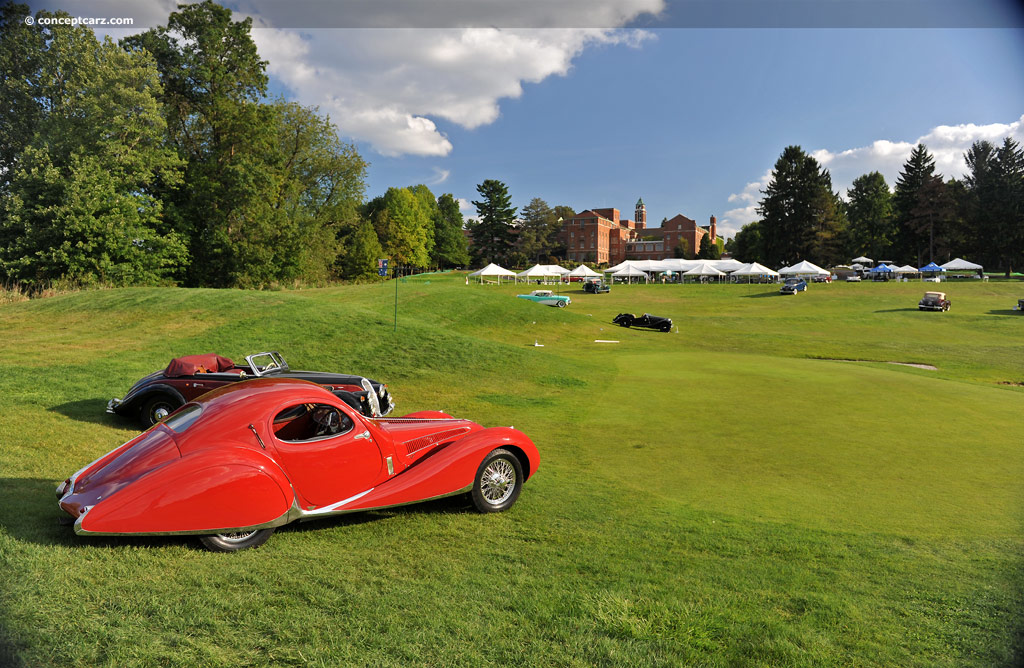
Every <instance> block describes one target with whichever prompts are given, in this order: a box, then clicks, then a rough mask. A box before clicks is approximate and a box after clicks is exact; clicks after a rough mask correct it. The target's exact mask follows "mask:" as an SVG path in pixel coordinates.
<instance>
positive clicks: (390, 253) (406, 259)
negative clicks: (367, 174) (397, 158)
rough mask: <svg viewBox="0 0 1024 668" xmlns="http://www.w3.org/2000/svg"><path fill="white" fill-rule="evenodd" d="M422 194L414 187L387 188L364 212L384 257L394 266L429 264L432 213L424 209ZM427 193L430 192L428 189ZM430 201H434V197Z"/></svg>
mask: <svg viewBox="0 0 1024 668" xmlns="http://www.w3.org/2000/svg"><path fill="white" fill-rule="evenodd" d="M417 188H419V186H417ZM422 188H423V189H426V186H422ZM417 192H418V193H420V195H419V196H418V195H417ZM422 192H423V191H422V190H418V191H415V192H414V189H413V188H388V190H387V192H386V193H384V195H382V196H381V197H377V198H374V199H373V200H371V201H370V202H368V203H367V205H366V207H365V209H364V213H365V215H366V217H367V218H368V219H369V220H370V221H371V222H372V223H373V227H374V229H375V230H376V232H377V237H378V238H379V239H380V244H381V246H382V247H383V249H384V256H386V257H388V258H391V262H392V263H393V265H395V266H403V265H404V266H412V267H426V266H427V265H428V264H429V263H430V249H431V248H432V246H433V237H432V234H433V219H432V217H431V213H432V212H431V211H429V210H425V209H424V202H425V201H426V199H427V198H425V197H423V196H422ZM426 192H428V193H429V192H430V191H429V189H427V190H426ZM429 199H430V201H431V202H434V199H433V196H431V197H430V198H429ZM435 206H436V204H435Z"/></svg>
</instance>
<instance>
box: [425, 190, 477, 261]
mask: <svg viewBox="0 0 1024 668" xmlns="http://www.w3.org/2000/svg"><path fill="white" fill-rule="evenodd" d="M462 226H463V219H462V211H461V210H460V209H459V203H458V201H457V200H456V199H455V196H454V195H452V194H451V193H445V194H444V195H441V196H440V197H438V198H437V217H436V218H435V220H434V252H433V255H432V258H431V259H432V260H433V261H434V264H436V265H437V266H438V267H462V266H465V265H467V264H469V250H468V248H467V244H466V235H465V234H463V233H462Z"/></svg>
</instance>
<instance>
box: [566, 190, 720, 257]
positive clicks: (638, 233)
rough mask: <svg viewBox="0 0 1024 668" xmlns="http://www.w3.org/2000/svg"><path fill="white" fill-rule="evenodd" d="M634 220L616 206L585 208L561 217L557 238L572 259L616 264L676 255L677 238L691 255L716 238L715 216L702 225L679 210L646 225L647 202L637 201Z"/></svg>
mask: <svg viewBox="0 0 1024 668" xmlns="http://www.w3.org/2000/svg"><path fill="white" fill-rule="evenodd" d="M635 217H636V219H635V220H628V219H623V218H621V217H620V215H619V210H618V209H587V210H586V211H581V212H579V213H577V214H576V215H574V216H573V217H572V219H570V220H564V221H562V231H561V233H560V235H559V237H560V240H561V242H562V243H563V244H565V247H566V249H567V251H566V257H567V259H569V260H572V261H575V262H597V263H599V264H618V263H619V262H622V261H623V260H626V259H630V260H664V259H667V258H670V257H675V256H676V252H675V249H676V247H677V246H678V245H679V240H680V239H685V240H686V242H687V248H688V249H689V250H688V253H687V256H688V257H690V258H692V257H694V256H695V255H696V254H697V251H698V250H699V249H700V244H701V243H702V242H703V240H704V238H705V237H707V236H708V235H710V238H711V239H717V238H718V237H717V233H718V230H717V226H716V223H715V217H714V216H711V224H710V225H709V226H708V227H706V228H705V227H701V226H700V225H698V224H697V223H696V222H695V221H693V220H692V219H690V218H687V217H686V216H684V215H682V214H679V215H677V216H675V217H673V218H671V219H669V220H666V221H665V222H664V223H662V225H661V227H647V206H646V205H645V204H644V200H643V198H641V199H640V200H638V201H637V203H636V211H635Z"/></svg>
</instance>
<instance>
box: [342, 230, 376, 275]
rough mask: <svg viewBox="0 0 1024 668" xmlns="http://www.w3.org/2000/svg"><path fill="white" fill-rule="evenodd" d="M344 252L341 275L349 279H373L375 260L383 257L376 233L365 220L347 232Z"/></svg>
mask: <svg viewBox="0 0 1024 668" xmlns="http://www.w3.org/2000/svg"><path fill="white" fill-rule="evenodd" d="M345 241H346V243H345V252H344V255H343V256H342V258H341V262H340V263H341V267H342V276H343V277H345V278H350V279H375V278H379V274H378V273H377V260H378V259H380V258H383V257H384V249H382V248H381V245H380V241H379V240H378V239H377V233H376V232H375V231H374V229H373V225H372V224H371V223H370V221H368V220H366V221H363V222H361V223H359V224H358V225H356V226H355V227H354V228H352V229H351V231H350V232H349V233H348V234H347V238H346V239H345Z"/></svg>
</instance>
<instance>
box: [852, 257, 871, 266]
mask: <svg viewBox="0 0 1024 668" xmlns="http://www.w3.org/2000/svg"><path fill="white" fill-rule="evenodd" d="M850 262H856V263H857V264H871V263H872V262H874V260H872V259H871V258H869V257H864V256H863V255H861V256H860V257H855V258H853V259H852V260H850Z"/></svg>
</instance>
